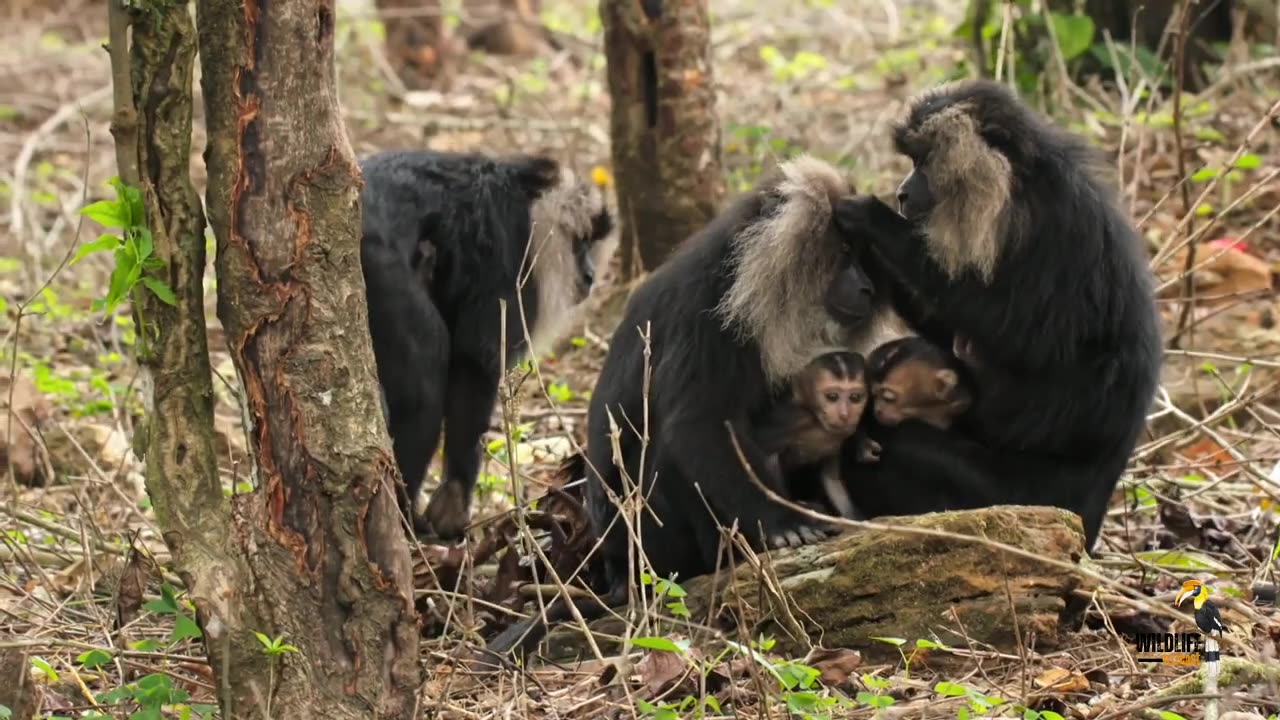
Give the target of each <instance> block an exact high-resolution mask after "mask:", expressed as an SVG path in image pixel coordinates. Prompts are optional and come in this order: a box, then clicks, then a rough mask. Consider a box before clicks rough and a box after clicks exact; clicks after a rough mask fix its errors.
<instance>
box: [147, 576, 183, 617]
mask: <svg viewBox="0 0 1280 720" xmlns="http://www.w3.org/2000/svg"><path fill="white" fill-rule="evenodd" d="M142 609H143V610H146V611H148V612H153V613H159V614H161V615H177V614H178V596H177V594H176V593H175V592H174V590H173V586H172V585H170V584H169V583H163V584H161V585H160V599H159V600H152V601H151V602H148V603H146V604H144V605H143V606H142Z"/></svg>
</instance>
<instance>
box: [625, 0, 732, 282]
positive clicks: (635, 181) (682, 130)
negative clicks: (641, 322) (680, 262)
mask: <svg viewBox="0 0 1280 720" xmlns="http://www.w3.org/2000/svg"><path fill="white" fill-rule="evenodd" d="M600 16H601V20H602V21H603V24H604V47H605V59H606V61H607V63H608V78H609V95H610V97H611V98H612V100H613V109H612V123H611V128H610V134H611V136H612V141H613V142H612V152H613V164H614V168H615V170H616V172H615V177H616V178H617V192H618V206H619V215H620V217H621V223H620V225H621V232H622V238H621V241H622V272H623V275H624V277H627V278H632V277H636V276H637V275H639V274H640V273H641V272H644V271H645V270H652V269H654V268H656V267H657V266H658V265H660V264H661V263H662V261H663V260H665V259H666V258H667V256H668V255H670V253H671V251H672V250H674V249H675V247H676V246H677V245H679V244H680V243H681V242H683V241H684V239H685V238H687V237H688V236H689V235H692V234H693V233H694V232H696V231H697V230H699V229H701V228H702V226H703V225H705V224H706V223H707V221H708V220H710V219H711V217H712V216H714V215H715V213H716V211H717V209H718V207H719V204H720V201H721V199H722V198H723V197H724V193H725V188H724V178H723V176H722V172H721V157H720V125H719V123H718V121H717V118H716V110H715V85H714V82H713V77H712V72H711V43H710V35H711V31H710V23H709V19H708V15H707V5H706V1H705V0H600Z"/></svg>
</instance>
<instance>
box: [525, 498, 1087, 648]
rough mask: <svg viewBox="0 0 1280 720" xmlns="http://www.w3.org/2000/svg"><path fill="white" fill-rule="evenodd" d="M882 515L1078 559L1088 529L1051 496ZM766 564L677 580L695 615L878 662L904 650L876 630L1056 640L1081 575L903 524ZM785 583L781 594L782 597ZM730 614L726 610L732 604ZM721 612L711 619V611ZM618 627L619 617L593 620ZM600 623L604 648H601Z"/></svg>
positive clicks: (552, 640) (998, 642) (572, 639)
mask: <svg viewBox="0 0 1280 720" xmlns="http://www.w3.org/2000/svg"><path fill="white" fill-rule="evenodd" d="M876 521H877V522H883V523H892V524H895V525H900V526H905V527H916V528H927V529H933V530H941V531H946V532H949V533H953V534H959V535H965V536H969V537H974V536H976V537H985V538H988V539H990V540H993V541H996V542H1000V543H1004V544H1006V545H1012V546H1013V547H1016V548H1019V549H1021V550H1026V551H1028V552H1031V553H1035V554H1036V555H1037V556H1038V557H1042V558H1046V559H1050V560H1057V561H1061V562H1067V563H1074V562H1075V558H1077V557H1079V556H1080V554H1081V553H1082V551H1083V548H1084V529H1083V526H1082V525H1081V523H1080V518H1079V517H1078V516H1076V515H1075V514H1074V513H1071V512H1068V511H1066V510H1059V509H1057V508H1050V507H1013V506H1003V507H992V508H982V509H977V510H961V511H955V512H945V513H932V514H928V515H914V516H908V517H898V518H878V519H877V520H876ZM759 557H760V565H759V566H755V565H752V564H749V563H745V562H741V561H739V562H738V564H737V567H736V568H735V570H734V572H733V573H731V574H726V575H724V576H721V577H719V578H717V577H716V576H714V575H704V576H700V577H697V578H692V579H690V580H687V581H684V582H682V583H681V585H682V587H683V588H684V589H685V591H686V592H687V593H688V595H687V596H686V598H685V601H686V604H687V606H688V609H689V611H690V613H691V616H692V619H693V620H694V621H702V620H704V619H706V618H708V617H710V618H725V617H732V618H734V619H735V620H736V622H737V623H738V624H739V625H740V626H742V627H746V628H747V634H749V635H750V636H751V637H757V636H758V635H759V633H761V632H764V633H766V634H768V635H771V636H774V637H776V638H777V640H778V647H779V649H780V650H784V651H786V652H790V653H793V654H803V653H804V651H805V650H807V648H808V646H809V644H810V643H817V642H819V641H820V642H821V643H822V646H823V647H828V648H855V649H858V650H860V651H862V652H863V654H864V655H867V656H868V657H870V658H872V659H874V660H876V661H881V660H883V661H889V662H892V661H894V660H896V659H898V657H899V656H898V650H897V649H896V648H895V647H894V646H892V645H888V644H885V643H883V642H878V641H875V640H872V639H871V638H873V637H898V638H903V639H905V640H906V641H907V643H908V645H907V646H906V649H907V652H910V651H911V649H914V648H915V641H916V640H917V639H920V638H924V639H933V638H934V636H935V635H936V636H937V637H939V638H941V640H942V641H943V642H944V643H948V644H957V643H958V642H962V641H957V637H958V636H957V635H955V634H952V633H949V632H947V630H952V631H956V632H962V633H963V634H964V636H966V637H968V638H969V640H970V641H972V642H973V643H974V644H977V645H983V646H985V645H991V646H993V647H995V648H996V649H998V650H1001V651H1004V652H1009V653H1014V652H1017V643H1018V640H1019V639H1021V640H1022V641H1023V642H1024V643H1029V641H1030V639H1031V638H1033V637H1034V641H1035V647H1036V648H1037V649H1041V650H1043V649H1046V648H1052V647H1055V646H1056V645H1057V644H1058V643H1059V642H1060V640H1061V639H1062V636H1063V632H1064V628H1063V627H1062V626H1061V623H1060V617H1061V616H1062V615H1063V614H1064V610H1066V608H1067V604H1068V602H1067V601H1068V599H1069V598H1070V596H1071V595H1072V593H1073V591H1074V590H1075V589H1076V588H1077V587H1078V586H1080V585H1081V581H1080V577H1079V576H1078V575H1077V574H1076V573H1073V572H1071V571H1069V570H1067V569H1064V568H1062V567H1059V566H1055V565H1049V564H1047V563H1043V562H1038V561H1036V560H1031V559H1029V558H1026V557H1023V556H1018V555H1013V554H1010V553H1005V552H1001V551H1000V550H996V549H993V548H991V547H989V546H987V545H983V544H982V543H981V542H971V541H967V540H954V539H949V538H945V537H936V536H933V537H931V536H926V535H913V534H907V533H900V532H884V531H874V530H853V531H850V532H846V533H844V534H842V535H838V536H836V537H835V538H832V539H831V540H828V541H827V542H823V543H819V544H817V545H809V546H805V547H801V548H795V549H790V550H774V551H772V552H770V553H768V554H767V555H761V556H759ZM778 589H781V590H782V591H783V592H784V595H785V597H778V595H777V592H776V591H777V590H778ZM725 613H728V615H726V614H725ZM713 622H714V620H713ZM592 627H593V628H596V629H598V630H599V631H600V633H601V634H605V635H610V636H612V637H620V636H622V635H623V632H622V628H621V627H620V623H618V621H617V620H616V619H612V618H610V619H606V620H602V621H599V622H598V623H594V624H593V626H592ZM601 634H597V635H596V637H597V640H598V641H601V645H600V647H601V650H602V651H603V652H612V651H613V649H614V648H613V647H612V646H610V647H608V648H606V644H607V643H604V642H603V637H602V636H601ZM547 644H548V646H549V650H550V651H549V653H548V655H547V656H548V657H551V658H554V659H565V658H568V657H573V656H577V657H581V656H583V655H586V654H587V652H588V651H587V650H585V648H584V643H583V641H582V638H581V633H580V632H579V631H578V630H577V629H576V628H572V627H570V628H565V629H562V630H558V631H556V632H555V633H552V634H551V635H550V636H548V639H547Z"/></svg>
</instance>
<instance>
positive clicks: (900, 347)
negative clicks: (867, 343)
mask: <svg viewBox="0 0 1280 720" xmlns="http://www.w3.org/2000/svg"><path fill="white" fill-rule="evenodd" d="M956 349H957V350H959V351H960V352H962V353H965V354H966V355H967V354H969V353H971V352H972V348H971V347H970V346H969V344H968V343H967V342H964V341H961V340H959V339H957V340H956ZM961 362H962V361H961V360H960V359H958V358H957V357H953V356H952V355H949V354H947V353H946V352H944V351H942V350H940V349H939V348H938V347H937V346H935V345H933V344H932V343H930V342H929V341H928V340H925V339H924V338H921V337H905V338H900V339H898V340H893V341H891V342H887V343H885V344H883V345H881V346H880V347H877V348H876V349H875V350H873V351H872V352H871V355H870V356H869V357H868V358H867V371H866V375H867V383H868V384H869V385H870V386H871V393H870V394H871V409H872V413H873V414H874V416H875V419H876V422H877V423H879V424H881V425H885V426H893V425H897V424H898V423H901V422H904V421H906V420H919V421H921V422H925V423H928V424H930V425H932V426H934V427H936V428H938V429H940V430H946V429H949V428H950V427H951V424H952V422H954V421H955V419H956V418H957V417H959V416H960V415H962V414H964V412H965V411H966V410H968V409H969V408H970V407H971V406H972V405H973V391H972V390H971V388H970V386H969V383H968V381H967V378H966V376H965V375H964V374H963V373H964V368H963V366H962V365H961Z"/></svg>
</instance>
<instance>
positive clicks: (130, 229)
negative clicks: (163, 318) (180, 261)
mask: <svg viewBox="0 0 1280 720" xmlns="http://www.w3.org/2000/svg"><path fill="white" fill-rule="evenodd" d="M107 184H108V185H110V186H111V187H113V188H115V191H116V199H115V200H99V201H98V202H95V203H91V204H89V205H87V206H86V207H84V208H83V209H81V210H80V213H81V214H82V215H86V216H88V217H89V218H90V219H92V220H94V221H95V222H97V223H98V224H99V225H102V226H103V227H105V228H108V229H118V230H120V234H119V235H116V234H113V233H104V234H102V235H99V236H98V239H97V240H94V241H93V242H90V243H86V244H85V245H84V246H83V247H81V248H80V250H79V252H77V253H76V256H75V258H73V259H72V260H71V264H73V265H74V264H75V263H77V262H79V261H80V260H82V259H83V258H85V257H88V256H89V255H92V254H94V253H98V252H107V251H110V252H111V253H112V255H113V256H114V257H115V264H116V266H115V269H114V270H113V271H112V272H111V281H110V284H109V286H108V288H107V295H106V297H105V298H100V299H97V300H94V301H93V309H94V311H95V312H96V311H103V312H106V313H107V314H108V315H110V314H113V313H114V312H115V310H116V307H117V306H119V304H120V303H121V302H123V301H124V300H125V298H128V297H131V296H133V294H134V292H135V291H136V290H137V288H138V286H139V285H141V286H143V287H145V288H146V289H147V290H149V291H151V293H152V294H153V295H155V296H156V297H157V298H159V300H160V301H161V302H163V303H165V304H167V305H176V304H177V298H176V297H175V296H174V294H173V290H172V289H171V288H170V287H169V286H168V285H167V284H165V282H164V281H163V280H161V279H160V278H159V277H157V275H156V273H157V271H159V270H163V269H164V267H165V263H164V260H162V259H161V258H160V257H158V256H157V255H156V254H155V240H154V238H153V237H152V235H151V231H150V230H149V229H147V226H146V221H147V219H146V211H145V209H144V207H143V203H142V191H141V190H139V189H138V188H135V187H131V186H129V185H126V184H125V183H124V182H122V181H121V180H120V178H118V177H113V178H111V180H109V181H108V182H107ZM138 312H141V311H140V310H139V311H138Z"/></svg>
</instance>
